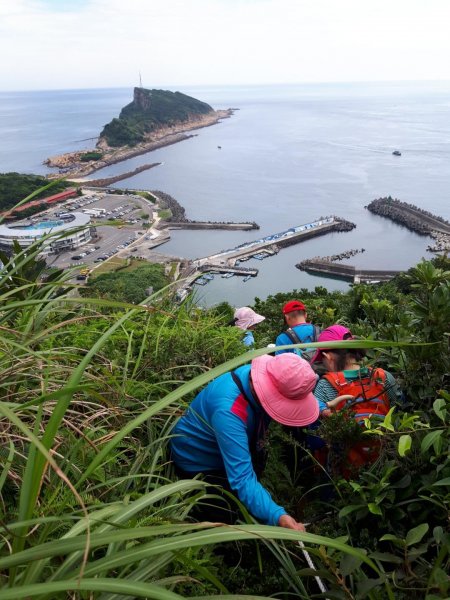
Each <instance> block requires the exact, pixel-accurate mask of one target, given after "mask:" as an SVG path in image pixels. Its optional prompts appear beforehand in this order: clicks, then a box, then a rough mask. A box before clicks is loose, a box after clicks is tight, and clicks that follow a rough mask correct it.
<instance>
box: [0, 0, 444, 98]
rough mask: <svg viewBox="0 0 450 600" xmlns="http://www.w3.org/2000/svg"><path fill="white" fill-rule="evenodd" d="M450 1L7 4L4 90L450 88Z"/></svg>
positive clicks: (1, 70) (2, 34) (2, 36)
mask: <svg viewBox="0 0 450 600" xmlns="http://www.w3.org/2000/svg"><path fill="white" fill-rule="evenodd" d="M449 32H450V0H0V56H1V61H0V89H1V90H36V89H65V88H90V87H128V86H134V85H136V84H137V83H138V78H139V71H140V72H141V73H142V82H143V85H144V86H145V87H161V86H178V87H180V88H182V86H183V85H186V86H188V85H197V84H211V85H216V84H217V85H224V84H258V83H297V82H328V81H330V82H331V81H391V80H394V81H397V80H399V81H400V80H442V79H447V80H450V33H449Z"/></svg>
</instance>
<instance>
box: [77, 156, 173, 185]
mask: <svg viewBox="0 0 450 600" xmlns="http://www.w3.org/2000/svg"><path fill="white" fill-rule="evenodd" d="M160 164H161V163H159V162H157V163H149V164H146V165H141V166H140V167H137V168H136V169H133V171H127V172H126V173H121V174H120V175H114V176H113V177H104V178H103V179H89V180H88V181H86V183H88V184H89V187H93V188H104V187H105V188H106V187H108V186H110V185H112V184H113V183H117V182H118V181H122V179H128V178H129V177H133V175H137V174H138V173H142V171H147V170H148V169H153V167H158V166H159V165H160ZM68 181H73V182H74V183H77V182H76V180H71V179H69V180H68ZM83 183H84V182H83Z"/></svg>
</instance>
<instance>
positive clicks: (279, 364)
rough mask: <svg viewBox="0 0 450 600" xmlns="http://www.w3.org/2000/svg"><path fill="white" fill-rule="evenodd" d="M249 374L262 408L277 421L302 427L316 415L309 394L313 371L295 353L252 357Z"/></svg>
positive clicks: (311, 397)
mask: <svg viewBox="0 0 450 600" xmlns="http://www.w3.org/2000/svg"><path fill="white" fill-rule="evenodd" d="M251 377H252V382H253V386H254V388H255V392H256V394H257V396H258V398H259V401H260V402H261V405H262V407H263V408H264V410H265V411H266V413H267V414H268V415H269V416H270V417H272V419H274V420H275V421H278V423H282V424H283V425H291V426H294V427H304V426H306V425H309V424H310V423H314V421H316V420H317V418H318V417H319V403H318V402H317V400H316V398H315V396H314V394H313V393H312V390H313V388H314V386H315V385H316V380H317V378H316V374H315V373H314V371H313V370H312V369H311V367H310V366H309V363H307V362H306V360H303V358H300V356H298V355H297V354H293V353H292V352H285V353H283V354H279V355H277V356H269V355H267V354H265V355H264V356H259V357H258V358H254V359H253V360H252V367H251Z"/></svg>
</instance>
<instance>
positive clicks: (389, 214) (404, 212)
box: [365, 196, 450, 252]
mask: <svg viewBox="0 0 450 600" xmlns="http://www.w3.org/2000/svg"><path fill="white" fill-rule="evenodd" d="M365 208H367V210H369V211H370V212H371V213H373V214H375V215H379V216H381V217H385V218H387V219H390V220H391V221H393V222H394V223H397V224H399V225H402V226H403V227H406V228H407V229H409V230H410V231H414V232H415V233H417V234H418V235H428V236H430V237H432V238H433V239H434V240H435V243H434V245H430V246H428V248H427V250H429V251H430V252H448V251H449V250H450V223H449V222H448V221H446V220H445V219H443V218H442V217H439V216H437V215H433V214H432V213H430V212H429V211H427V210H424V209H422V208H419V207H418V206H415V205H414V204H408V203H407V202H401V201H400V200H397V199H396V198H392V197H391V196H388V197H387V198H378V199H377V200H373V201H372V202H371V203H370V204H368V205H367V206H366V207H365Z"/></svg>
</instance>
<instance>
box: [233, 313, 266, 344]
mask: <svg viewBox="0 0 450 600" xmlns="http://www.w3.org/2000/svg"><path fill="white" fill-rule="evenodd" d="M265 318H266V317H263V316H262V315H258V313H256V312H255V311H254V310H253V309H251V308H249V307H248V306H243V307H242V308H237V309H236V310H235V311H234V321H233V324H234V325H236V327H239V329H242V330H243V331H245V335H244V339H243V340H242V343H243V344H244V346H253V345H254V343H255V338H254V337H253V330H254V329H255V326H256V325H258V323H261V322H262V321H264V319H265Z"/></svg>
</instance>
